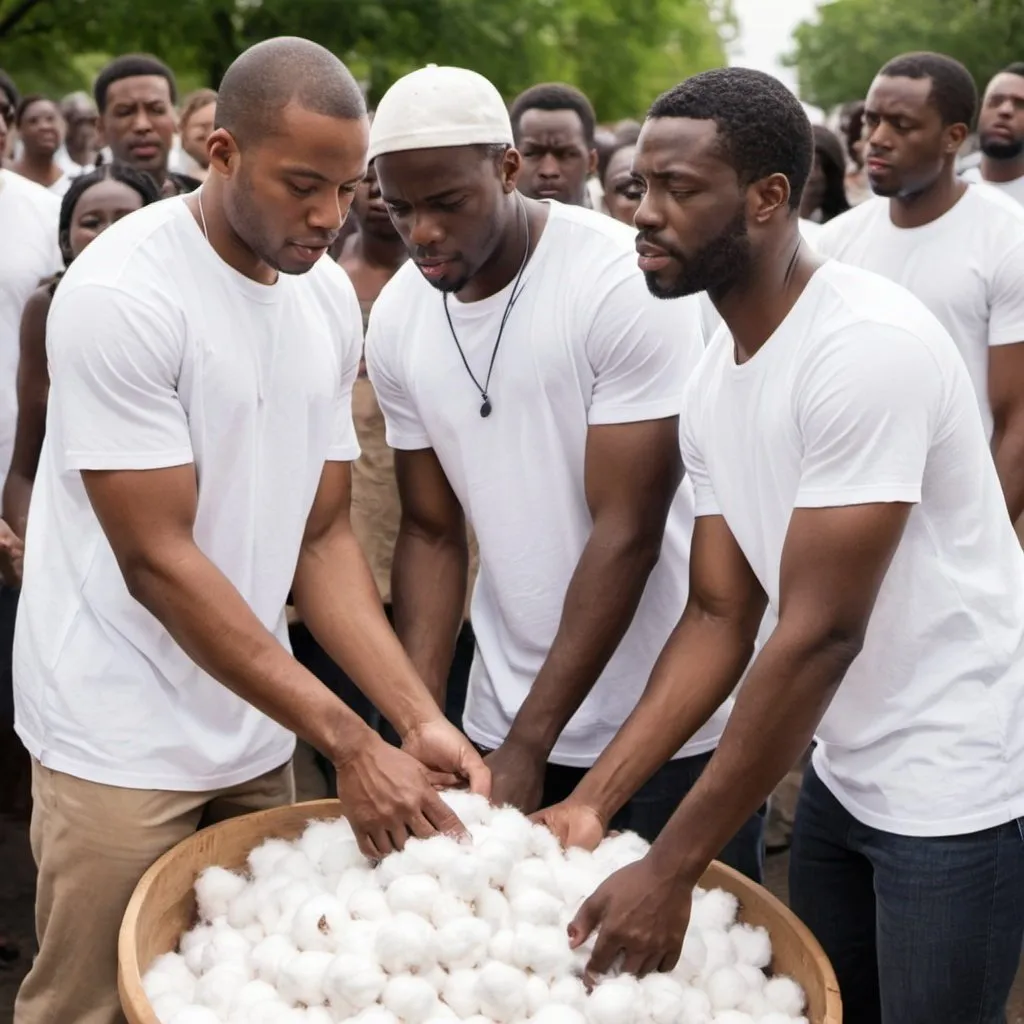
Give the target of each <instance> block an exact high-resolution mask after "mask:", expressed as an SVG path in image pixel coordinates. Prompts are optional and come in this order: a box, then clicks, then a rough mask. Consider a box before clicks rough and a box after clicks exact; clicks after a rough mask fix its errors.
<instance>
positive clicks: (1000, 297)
mask: <svg viewBox="0 0 1024 1024" xmlns="http://www.w3.org/2000/svg"><path fill="white" fill-rule="evenodd" d="M1020 227H1021V241H1020V242H1019V243H1018V244H1016V245H1014V246H1013V248H1012V249H1010V251H1009V252H1007V253H1003V254H1001V255H1000V256H999V257H998V258H996V259H993V275H992V280H991V283H990V285H989V299H988V305H989V319H988V343H989V345H991V346H995V345H1016V344H1018V343H1019V342H1024V287H1022V282H1024V219H1022V221H1021V225H1020Z"/></svg>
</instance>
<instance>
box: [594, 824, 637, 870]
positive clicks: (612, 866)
mask: <svg viewBox="0 0 1024 1024" xmlns="http://www.w3.org/2000/svg"><path fill="white" fill-rule="evenodd" d="M650 848H651V844H650V843H649V842H647V840H646V839H644V838H642V837H641V836H638V835H637V834H636V833H635V832H620V833H619V834H618V835H617V836H610V837H609V838H608V839H605V840H604V841H603V842H602V843H601V844H600V846H598V848H597V849H596V850H595V851H594V863H595V865H596V866H597V868H598V870H599V871H601V872H602V873H603V874H604V875H605V877H607V876H608V875H610V874H612V873H613V872H615V871H618V870H619V869H620V868H624V867H625V866H626V865H627V864H632V863H634V862H635V861H638V860H640V859H641V858H643V857H646V856H647V851H648V850H650Z"/></svg>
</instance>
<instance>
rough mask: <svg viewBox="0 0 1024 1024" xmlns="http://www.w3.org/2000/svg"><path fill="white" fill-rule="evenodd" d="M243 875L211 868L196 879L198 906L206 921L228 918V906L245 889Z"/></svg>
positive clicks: (201, 915)
mask: <svg viewBox="0 0 1024 1024" xmlns="http://www.w3.org/2000/svg"><path fill="white" fill-rule="evenodd" d="M245 886H246V880H245V879H244V878H243V877H242V876H241V875H236V874H235V873H234V872H233V871H227V870H225V869H224V868H219V867H211V868H206V869H205V870H204V871H201V872H200V874H199V877H198V878H197V879H196V905H197V907H198V908H199V916H200V917H201V918H202V919H203V920H204V921H213V920H214V919H215V918H218V917H227V914H228V906H229V905H230V903H231V901H232V900H233V899H235V897H236V896H238V894H239V893H241V891H242V890H243V889H244V888H245Z"/></svg>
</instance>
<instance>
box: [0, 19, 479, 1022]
mask: <svg viewBox="0 0 1024 1024" xmlns="http://www.w3.org/2000/svg"><path fill="white" fill-rule="evenodd" d="M209 145H210V156H211V161H210V176H209V178H208V179H207V181H206V183H205V184H204V185H203V187H202V190H201V191H200V192H198V193H196V194H193V195H191V196H189V197H187V198H178V199H170V200H168V201H166V202H163V203H160V204H157V205H154V206H153V207H151V208H150V209H148V210H144V211H142V212H141V213H140V215H139V216H137V217H134V216H133V217H129V218H126V219H125V220H124V221H122V222H120V223H119V224H117V225H115V226H114V227H113V228H111V229H110V231H108V232H106V233H105V234H104V235H103V236H102V237H101V238H100V239H99V240H98V241H97V242H95V243H93V245H91V246H90V247H89V249H88V250H87V252H86V253H85V255H84V256H83V257H82V258H81V259H80V260H76V261H75V264H74V265H73V266H72V268H71V269H70V270H69V271H68V273H67V275H66V277H65V278H64V280H63V281H62V283H61V288H60V291H59V293H58V296H57V298H56V300H55V301H54V304H53V307H52V309H51V317H50V322H49V330H48V341H49V355H50V360H51V363H52V368H53V374H52V376H53V385H52V389H51V393H50V410H51V418H50V421H49V423H50V428H49V429H48V431H47V437H46V442H45V444H44V447H43V451H42V456H41V458H40V464H39V473H38V476H37V479H36V492H35V495H34V501H33V510H32V517H31V520H30V522H29V527H28V538H27V541H26V548H27V549H28V550H29V552H30V553H29V556H28V559H27V564H26V565H25V573H24V589H23V593H22V604H21V611H20V615H19V619H18V626H17V635H16V640H15V663H16V665H17V668H16V678H15V689H16V693H15V700H16V712H17V729H18V732H19V734H20V736H21V738H22V740H23V741H24V743H25V745H26V747H27V748H28V750H29V752H30V753H31V755H32V757H33V762H34V763H33V790H34V805H35V806H34V810H33V822H32V838H33V852H34V854H35V857H36V861H37V863H38V867H39V889H38V909H37V920H38V921H39V922H41V925H40V930H41V931H40V935H39V941H40V953H39V956H38V958H37V959H36V960H35V962H34V964H33V966H32V969H31V971H30V973H29V975H28V977H27V978H26V980H25V982H24V985H23V987H22V989H21V991H20V993H19V995H18V999H17V1002H16V1005H15V1014H14V1019H15V1022H16V1024H43V1022H46V1024H55V1022H57V1021H61V1022H69V1024H70V1022H72V1021H73V1022H75V1024H115V1022H118V1021H120V1020H121V1019H122V1018H121V1015H120V1011H119V1008H118V998H117V984H116V982H117V969H116V947H117V931H118V924H119V922H120V919H121V917H122V915H123V912H124V909H125V906H126V904H127V903H128V900H129V898H130V896H131V893H132V890H133V889H134V887H135V885H136V884H137V882H138V880H139V878H140V877H141V875H142V874H143V872H144V871H145V870H146V868H147V867H148V866H149V865H150V864H152V863H153V861H154V860H156V858H157V857H159V856H160V855H161V854H162V853H163V852H164V851H166V850H167V849H169V848H170V847H172V846H173V845H174V844H176V843H177V842H179V841H180V840H182V839H184V838H185V837H186V836H188V835H189V834H191V833H192V832H193V831H194V830H195V829H196V828H197V827H199V826H202V825H205V824H209V823H211V822H214V821H217V820H219V819H222V818H225V817H228V816H230V815H233V814H238V813H241V812H245V811H251V810H257V809H261V808H265V807H269V806H274V805H277V804H281V803H285V802H287V801H290V800H291V799H292V798H293V781H292V773H291V767H290V761H291V756H292V751H293V748H294V744H295V736H294V734H295V733H298V734H299V735H300V736H301V737H303V738H304V739H305V740H307V741H308V742H309V743H310V744H312V745H313V746H314V747H316V748H317V749H318V750H320V751H321V752H323V753H324V754H325V756H327V757H328V758H330V760H331V761H332V763H333V764H334V765H335V768H336V770H337V773H338V790H339V795H340V799H341V802H342V805H343V807H344V810H345V813H346V815H347V816H348V817H349V818H350V820H351V822H352V825H353V827H354V829H355V831H356V834H357V836H358V838H359V841H360V845H361V847H362V849H363V850H364V852H366V853H367V854H370V855H381V854H384V853H387V852H388V851H389V850H390V849H391V848H392V847H393V845H395V846H402V845H403V844H404V842H405V840H406V838H407V837H408V836H409V835H410V834H414V835H417V836H429V835H431V834H434V833H436V832H438V831H441V830H443V831H451V832H455V833H457V832H459V831H460V829H461V826H460V824H459V822H458V820H457V819H455V818H454V817H453V816H452V815H451V814H450V812H449V811H448V810H447V808H446V806H445V805H444V804H443V803H442V802H441V800H440V798H439V797H438V796H437V795H436V793H435V792H434V790H433V789H432V788H431V786H430V785H429V782H428V776H427V772H428V767H429V768H432V769H436V770H438V771H441V772H444V773H446V774H450V775H454V776H459V777H462V778H463V779H465V780H467V781H469V782H470V784H471V785H472V786H473V787H474V788H475V789H476V790H477V791H481V792H486V791H487V790H488V788H489V785H488V780H489V773H488V771H487V769H486V768H485V767H484V766H483V762H482V761H481V759H480V757H479V755H478V754H477V753H476V751H475V750H474V749H473V748H472V746H471V745H470V744H469V742H468V741H467V740H466V739H465V738H464V737H463V736H462V735H461V733H459V732H458V731H457V730H456V729H455V728H454V727H453V726H451V725H449V724H448V723H447V722H446V721H445V720H444V718H443V716H442V715H441V712H440V711H439V709H438V708H437V706H436V704H435V703H434V701H433V700H432V699H431V696H430V694H429V693H428V691H427V689H426V688H425V686H424V684H423V683H422V682H421V681H420V679H419V677H418V676H417V674H416V672H415V670H414V669H413V667H412V663H411V662H410V661H409V659H408V658H407V657H406V655H405V654H404V653H403V651H402V648H401V646H400V644H399V643H398V641H397V639H396V637H395V635H394V633H393V632H392V631H391V628H390V627H389V625H388V622H387V619H386V618H385V616H384V612H383V609H382V607H381V603H380V599H379V597H378V595H377V591H376V588H375V586H374V582H373V577H372V575H371V573H370V570H369V568H368V567H367V565H366V562H365V560H364V558H363V555H362V552H361V550H360V548H359V545H358V543H357V542H356V539H355V537H354V536H353V533H352V529H351V525H350V523H349V515H348V507H349V491H350V486H351V475H350V464H351V462H352V461H353V460H354V459H355V458H356V457H357V456H358V454H359V448H358V445H357V443H356V438H355V432H354V429H353V426H352V416H351V390H352V382H353V380H354V379H355V376H356V372H357V368H358V364H359V357H360V349H361V345H362V331H361V326H362V325H361V317H360V312H359V304H358V301H357V299H356V295H355V292H354V291H353V288H352V285H351V284H350V283H349V281H348V278H347V277H346V276H345V274H344V272H343V271H342V270H341V268H340V267H338V266H337V265H336V264H335V263H334V262H333V261H332V260H331V259H329V258H325V254H326V253H327V250H328V248H329V247H330V245H331V243H332V242H333V241H334V238H335V235H336V234H337V232H338V229H339V228H340V226H341V223H342V220H343V218H344V215H345V213H346V211H347V209H348V206H349V203H350V202H351V197H352V195H353V194H354V192H355V190H356V187H357V186H358V184H359V182H360V181H361V180H362V178H363V175H364V173H365V171H366V148H367V119H366V115H365V108H364V105H363V98H362V95H361V93H360V91H359V89H358V87H357V85H356V83H355V81H354V80H353V79H352V76H351V75H350V74H349V73H348V71H347V70H346V69H345V67H344V66H343V65H342V64H341V63H340V62H339V61H338V60H337V59H336V58H335V57H333V56H332V55H331V54H330V53H329V52H328V51H326V50H324V49H322V48H321V47H319V46H316V45H315V44H313V43H309V42H307V41H304V40H298V39H277V40H271V41H269V42H266V43H263V44H260V45H259V46H256V47H254V48H252V49H251V50H249V51H247V52H246V53H245V54H243V55H242V56H241V57H240V58H239V59H238V61H237V62H236V63H235V64H234V65H232V67H231V68H230V69H229V70H228V72H227V73H226V75H225V77H224V80H223V83H222V84H221V90H220V97H219V102H218V106H217V123H216V128H215V131H214V132H213V135H212V136H211V139H210V143H209ZM44 537H45V541H44V539H43V538H44ZM33 549H34V550H33ZM293 580H294V583H293ZM290 586H291V587H292V591H293V595H294V600H295V605H296V607H297V609H298V611H299V612H300V614H301V616H302V619H303V621H304V622H305V623H306V625H307V626H308V627H309V629H310V631H311V632H312V633H313V635H314V636H315V637H316V639H317V641H318V642H319V643H320V644H321V646H322V647H323V648H324V649H325V650H326V651H327V653H328V654H329V655H330V656H331V657H332V658H333V659H334V660H335V661H337V663H338V664H339V665H341V666H342V668H343V669H344V670H345V671H346V672H347V673H348V675H349V676H350V677H351V678H352V679H353V680H355V682H356V683H357V684H358V685H359V686H360V687H361V688H362V689H363V690H364V692H365V693H366V695H367V696H368V697H369V698H370V699H371V700H372V701H373V702H374V704H376V705H377V706H378V707H379V708H380V709H381V710H382V711H383V712H384V713H385V714H386V715H387V717H388V720H389V721H390V722H392V723H393V724H394V725H395V726H396V728H397V729H398V730H399V732H400V733H401V735H402V739H403V741H404V750H399V749H397V748H395V747H392V746H390V745H388V744H386V743H385V742H384V741H383V740H381V739H380V738H379V737H378V736H377V735H376V734H375V733H374V732H373V731H371V730H370V728H369V727H368V726H366V725H365V724H364V723H363V722H362V721H361V720H360V719H359V718H357V716H356V715H354V714H353V713H352V712H351V711H350V710H348V709H347V708H346V707H345V705H344V704H343V703H342V702H341V701H340V700H339V699H338V698H337V697H335V696H334V695H332V694H331V693H330V691H328V690H327V689H326V688H325V687H324V686H323V685H322V684H321V683H319V682H318V681H317V680H316V679H315V678H314V677H313V676H312V675H311V674H310V673H309V672H307V671H306V670H305V669H304V668H302V666H300V665H299V664H298V662H296V661H295V659H294V658H293V657H292V655H291V653H290V651H289V649H288V646H287V630H286V621H285V600H286V597H287V595H288V591H289V587H290Z"/></svg>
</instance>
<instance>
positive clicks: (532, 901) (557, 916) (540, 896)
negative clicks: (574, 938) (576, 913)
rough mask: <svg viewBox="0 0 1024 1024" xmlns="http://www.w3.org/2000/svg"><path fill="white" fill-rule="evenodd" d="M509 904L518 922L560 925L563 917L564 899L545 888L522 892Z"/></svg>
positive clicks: (513, 918) (514, 918) (513, 917)
mask: <svg viewBox="0 0 1024 1024" xmlns="http://www.w3.org/2000/svg"><path fill="white" fill-rule="evenodd" d="M509 906H510V908H511V910H512V920H513V921H515V922H516V923H517V924H520V923H522V924H544V925H558V924H559V923H560V921H561V918H562V909H563V904H562V901H561V900H559V899H557V898H556V897H554V896H552V895H551V893H549V892H545V891H544V890H543V889H532V890H529V891H527V892H521V893H519V894H518V895H517V896H516V897H515V898H514V899H512V900H511V901H510V903H509Z"/></svg>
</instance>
